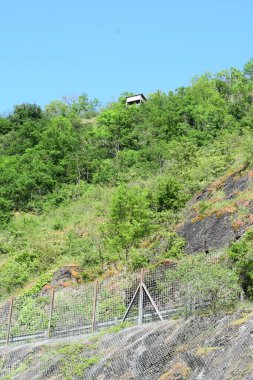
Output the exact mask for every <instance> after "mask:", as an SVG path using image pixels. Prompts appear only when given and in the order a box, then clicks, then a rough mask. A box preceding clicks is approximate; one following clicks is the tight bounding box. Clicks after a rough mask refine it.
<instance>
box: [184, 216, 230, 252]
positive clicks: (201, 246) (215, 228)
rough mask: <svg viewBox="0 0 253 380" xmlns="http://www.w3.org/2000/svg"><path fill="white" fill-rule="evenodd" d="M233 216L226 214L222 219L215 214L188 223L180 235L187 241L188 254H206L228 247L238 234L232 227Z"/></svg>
mask: <svg viewBox="0 0 253 380" xmlns="http://www.w3.org/2000/svg"><path fill="white" fill-rule="evenodd" d="M230 218H231V215H230V214H227V213H226V214H224V215H222V216H220V217H218V216H216V215H215V214H213V215H211V216H209V217H206V218H203V219H200V220H197V221H196V222H194V221H191V220H190V221H187V222H186V223H185V224H184V225H183V227H182V228H180V229H179V230H178V233H179V234H180V235H181V236H182V237H183V238H184V239H185V240H186V247H185V249H186V251H187V252H188V253H194V252H206V253H208V252H209V251H211V250H214V249H218V248H220V247H226V246H228V245H229V244H230V243H231V242H232V241H234V240H236V234H235V231H234V229H233V227H232V223H231V219H230Z"/></svg>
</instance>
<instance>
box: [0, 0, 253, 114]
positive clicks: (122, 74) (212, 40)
mask: <svg viewBox="0 0 253 380" xmlns="http://www.w3.org/2000/svg"><path fill="white" fill-rule="evenodd" d="M0 14H1V22H0V40H1V45H0V46H1V57H0V112H1V113H3V112H9V111H11V110H12V107H13V105H15V104H19V103H23V102H30V103H37V104H39V105H41V106H44V105H45V104H47V103H49V102H50V101H51V100H53V99H60V98H61V96H62V95H74V94H75V95H78V94H80V93H82V92H87V93H88V95H89V97H90V98H94V97H97V98H99V99H100V100H101V101H102V103H103V104H106V103H107V102H109V101H112V100H114V99H117V97H118V96H119V94H120V93H121V92H123V91H133V92H135V93H139V92H143V93H145V94H148V93H151V92H154V91H156V90H158V89H160V90H163V91H165V92H168V91H169V90H173V89H175V88H177V87H179V86H182V85H187V84H188V83H189V82H190V80H191V78H192V77H193V76H194V75H198V74H201V73H203V72H206V71H211V72H217V71H219V70H222V69H225V68H229V67H231V66H234V67H238V68H242V67H243V65H244V64H245V63H246V62H247V60H248V59H249V58H250V57H252V56H253V43H252V41H253V22H252V15H253V1H252V0H240V1H239V0H212V1H209V0H204V1H203V0H189V1H188V0H177V1H176V0H175V1H171V0H153V1H150V0H136V1H133V0H128V1H127V0H126V1H119V0H117V1H116V0H107V1H106V0H100V1H99V0H93V1H91V0H90V1H87V0H72V1H70V0H40V1H39V0H23V1H20V0H8V1H7V0H6V1H4V0H2V1H1V0H0Z"/></svg>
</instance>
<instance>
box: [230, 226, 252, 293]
mask: <svg viewBox="0 0 253 380" xmlns="http://www.w3.org/2000/svg"><path fill="white" fill-rule="evenodd" d="M228 254H229V257H230V259H231V261H232V263H233V267H234V268H235V271H236V273H237V274H238V276H239V279H240V283H241V285H242V287H243V290H244V292H245V293H246V294H247V296H249V297H251V298H252V297H253V232H252V231H251V232H248V233H246V235H245V236H244V237H243V238H242V239H241V240H240V241H237V242H235V243H233V244H232V246H231V248H230V249H229V251H228Z"/></svg>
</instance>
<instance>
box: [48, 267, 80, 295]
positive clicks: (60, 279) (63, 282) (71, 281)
mask: <svg viewBox="0 0 253 380" xmlns="http://www.w3.org/2000/svg"><path fill="white" fill-rule="evenodd" d="M81 275H82V271H81V269H80V268H79V266H78V265H66V266H64V267H62V268H60V269H58V270H57V271H56V272H55V273H54V275H53V277H52V279H51V281H50V283H49V284H47V285H45V286H44V288H43V289H42V292H41V294H44V293H46V292H47V291H48V290H50V289H51V288H55V289H57V288H66V287H69V286H75V285H77V284H79V283H80V282H81Z"/></svg>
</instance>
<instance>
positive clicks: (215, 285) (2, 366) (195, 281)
mask: <svg viewBox="0 0 253 380" xmlns="http://www.w3.org/2000/svg"><path fill="white" fill-rule="evenodd" d="M240 297H241V289H240V287H239V286H238V282H237V279H236V275H235V274H234V273H233V271H232V270H231V269H229V268H228V267H227V266H226V265H224V262H222V261H221V259H220V258H219V257H218V256H217V257H213V256H206V257H196V258H193V257H189V258H186V259H185V260H181V261H180V262H178V263H176V262H173V261H168V262H167V263H166V264H163V265H162V266H160V267H156V268H154V269H151V270H144V271H140V272H137V273H134V274H127V273H124V274H121V275H118V276H112V277H108V278H107V279H104V280H103V281H100V282H97V281H96V282H95V283H94V284H88V285H82V286H79V287H76V288H64V289H60V290H54V289H51V290H50V291H46V292H42V293H41V294H40V295H37V296H34V295H29V294H26V295H22V296H19V297H15V298H13V299H12V300H11V301H10V302H8V303H5V304H4V305H2V306H1V308H0V339H1V343H2V347H1V348H0V378H1V379H6V380H7V379H20V380H21V379H31V380H32V379H51V380H53V379H54V380H56V379H66V380H67V379H100V380H103V379H104V380H105V379H106V380H107V379H112V380H113V379H115V380H116V379H117V380H119V379H122V380H123V379H125V380H127V379H152V380H153V379H154V380H155V379H159V380H173V379H215V380H218V379H231V380H232V379H238V380H239V379H248V380H249V379H251V380H253V376H252V375H249V376H251V377H249V376H248V373H250V372H249V371H248V368H252V366H251V364H252V363H253V359H252V357H251V360H249V358H250V356H249V352H251V354H250V355H252V329H253V326H252V319H253V318H252V315H251V314H250V312H251V306H247V307H246V306H243V305H244V304H243V303H241V306H240V308H242V307H244V308H245V310H241V311H240V312H237V314H236V313H235V312H234V310H235V305H236V304H237V305H238V303H239V300H240ZM237 308H238V306H237ZM228 313H231V315H230V316H229V315H228ZM232 313H233V314H232ZM148 322H151V323H149V324H148ZM157 322H159V323H157ZM136 325H137V326H136ZM123 328H124V329H123ZM240 329H241V330H240ZM250 330H251V331H250ZM248 351H249V352H248ZM221 354H222V356H224V355H225V354H226V355H228V356H229V355H232V356H233V355H237V356H238V355H239V356H238V357H240V355H243V359H240V363H239V364H238V363H237V364H238V366H239V367H240V366H242V367H243V368H244V370H245V374H246V375H247V376H248V377H243V374H242V375H240V376H241V377H232V376H234V375H233V373H234V372H233V371H232V372H231V377H221V376H225V375H224V373H225V372H222V369H221V368H219V369H218V366H217V365H216V369H215V366H214V364H213V363H214V362H217V363H218V360H219V359H218V358H219V357H221ZM244 354H245V355H246V356H245V355H244ZM226 360H229V363H231V366H232V367H233V366H234V365H235V363H234V359H232V357H230V356H229V359H226ZM208 363H209V364H208ZM242 363H247V365H246V367H245V366H244V365H243V364H242ZM250 363H251V364H250ZM219 365H221V364H219ZM208 366H209V367H210V366H211V367H212V366H213V369H212V372H210V374H208V372H205V371H206V368H208ZM211 367H210V368H211ZM232 367H231V368H232ZM239 367H238V368H239ZM240 368H241V367H240ZM245 368H247V370H246V369H245ZM225 370H226V371H228V367H227V364H226V365H224V371H225ZM166 371H167V372H166ZM201 371H202V372H201ZM203 371H204V372H203ZM210 371H211V369H210ZM214 371H215V372H214ZM217 371H218V372H217ZM238 371H239V369H238ZM240 371H241V370H240ZM201 373H205V376H204V375H203V376H204V377H203V376H202V375H201ZM212 373H213V374H212ZM238 373H239V372H238ZM252 373H253V372H252ZM246 375H245V376H246ZM173 376H174V377H173ZM180 376H181V377H180ZM194 376H195V377H194ZM197 376H199V377H197ZM200 376H202V377H200ZM208 376H209V377H208ZM212 376H216V377H212ZM226 376H227V375H226ZM229 376H230V375H229Z"/></svg>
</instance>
